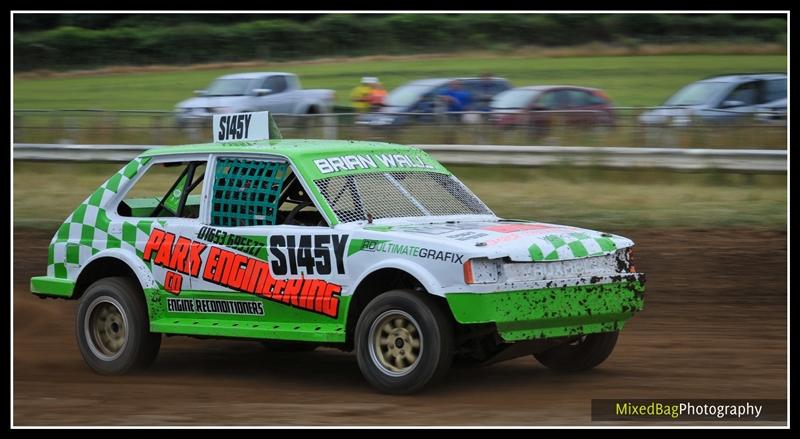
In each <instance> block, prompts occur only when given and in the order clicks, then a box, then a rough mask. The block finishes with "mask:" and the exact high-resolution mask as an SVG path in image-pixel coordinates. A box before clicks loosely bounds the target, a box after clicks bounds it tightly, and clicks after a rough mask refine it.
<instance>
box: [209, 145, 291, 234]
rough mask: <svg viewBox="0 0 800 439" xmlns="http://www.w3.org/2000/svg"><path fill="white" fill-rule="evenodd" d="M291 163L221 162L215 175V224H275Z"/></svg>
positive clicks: (212, 219)
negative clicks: (282, 190)
mask: <svg viewBox="0 0 800 439" xmlns="http://www.w3.org/2000/svg"><path fill="white" fill-rule="evenodd" d="M287 168H288V164H287V163H282V162H269V161H262V160H248V159H223V158H221V159H218V160H217V165H216V169H215V172H214V190H213V194H214V200H213V202H212V209H211V224H212V225H215V226H223V227H224V226H227V227H235V226H261V225H271V224H275V217H276V216H277V213H278V199H279V198H280V194H281V189H282V188H283V182H284V180H285V179H286V174H287Z"/></svg>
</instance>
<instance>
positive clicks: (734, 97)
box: [723, 81, 761, 106]
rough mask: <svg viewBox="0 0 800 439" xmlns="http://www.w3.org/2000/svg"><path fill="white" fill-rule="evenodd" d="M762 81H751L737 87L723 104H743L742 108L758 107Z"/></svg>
mask: <svg viewBox="0 0 800 439" xmlns="http://www.w3.org/2000/svg"><path fill="white" fill-rule="evenodd" d="M760 84H761V81H750V82H746V83H744V84H741V85H739V86H738V87H736V88H735V89H734V90H733V91H732V92H731V94H729V95H728V97H727V98H725V100H724V101H723V102H727V101H736V102H741V103H742V104H741V105H742V106H749V105H756V104H757V103H758V95H759V88H760Z"/></svg>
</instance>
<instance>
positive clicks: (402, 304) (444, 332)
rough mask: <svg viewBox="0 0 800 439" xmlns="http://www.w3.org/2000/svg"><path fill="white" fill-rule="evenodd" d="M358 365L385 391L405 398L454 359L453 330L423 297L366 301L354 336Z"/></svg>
mask: <svg viewBox="0 0 800 439" xmlns="http://www.w3.org/2000/svg"><path fill="white" fill-rule="evenodd" d="M355 337H356V339H355V350H356V357H357V359H358V366H359V368H360V369H361V373H362V374H363V375H364V378H365V379H366V380H367V381H368V382H369V383H370V384H371V385H372V386H373V387H375V388H376V389H378V390H380V391H381V392H384V393H391V394H408V393H414V392H417V391H419V390H421V389H422V388H423V387H425V386H428V385H432V384H434V383H435V382H437V381H438V380H440V379H441V378H442V377H444V375H446V374H447V371H448V369H449V367H450V364H451V362H452V359H453V329H452V326H451V323H450V319H449V317H448V316H447V315H446V314H445V313H444V311H443V310H442V309H441V308H440V307H439V304H438V303H436V302H435V301H434V299H433V298H432V297H430V296H426V295H424V293H417V292H414V291H410V290H392V291H389V292H386V293H384V294H381V295H380V296H378V297H377V298H375V299H374V300H372V302H370V303H369V304H368V305H367V307H366V308H365V309H364V311H363V312H362V313H361V316H360V317H359V319H358V323H357V325H356V332H355Z"/></svg>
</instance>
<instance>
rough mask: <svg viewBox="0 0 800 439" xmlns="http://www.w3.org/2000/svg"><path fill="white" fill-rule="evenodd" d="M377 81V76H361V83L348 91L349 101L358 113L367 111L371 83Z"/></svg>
mask: <svg viewBox="0 0 800 439" xmlns="http://www.w3.org/2000/svg"><path fill="white" fill-rule="evenodd" d="M374 82H377V78H371V77H369V76H365V77H363V78H361V84H359V85H357V86H356V87H355V88H354V89H353V91H351V92H350V101H351V102H352V105H353V108H354V109H355V110H356V111H358V112H359V113H363V112H366V111H369V109H370V101H369V99H370V93H371V92H372V84H373V83H374Z"/></svg>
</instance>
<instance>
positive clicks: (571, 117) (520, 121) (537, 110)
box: [491, 85, 614, 129]
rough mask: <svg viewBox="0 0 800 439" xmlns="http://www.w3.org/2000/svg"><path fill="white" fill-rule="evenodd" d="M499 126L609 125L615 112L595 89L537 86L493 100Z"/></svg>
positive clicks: (544, 127)
mask: <svg viewBox="0 0 800 439" xmlns="http://www.w3.org/2000/svg"><path fill="white" fill-rule="evenodd" d="M491 120H492V122H493V123H495V124H497V125H503V126H515V125H516V126H520V125H527V126H531V127H536V128H540V129H546V128H549V127H550V126H552V125H554V124H557V123H558V124H566V125H577V126H585V125H589V126H594V125H610V124H613V123H614V110H613V105H612V103H611V100H610V99H609V97H608V95H607V94H606V93H605V92H604V91H602V90H598V89H596V88H588V87H577V86H566V85H564V86H562V85H537V86H531V87H519V88H514V89H511V90H507V91H504V92H503V93H500V94H498V95H497V96H495V97H494V99H493V100H492V117H491Z"/></svg>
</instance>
